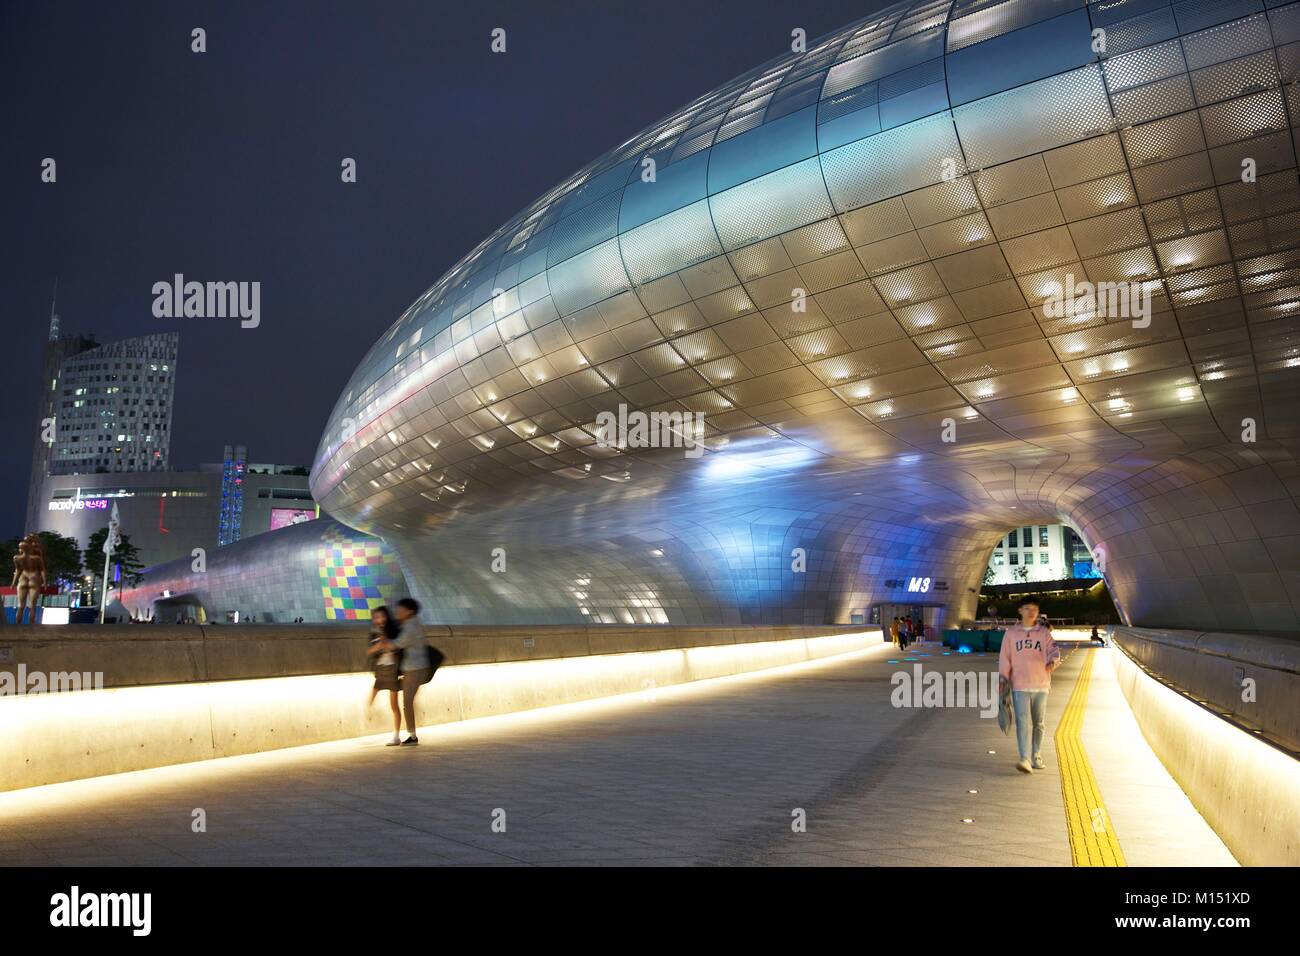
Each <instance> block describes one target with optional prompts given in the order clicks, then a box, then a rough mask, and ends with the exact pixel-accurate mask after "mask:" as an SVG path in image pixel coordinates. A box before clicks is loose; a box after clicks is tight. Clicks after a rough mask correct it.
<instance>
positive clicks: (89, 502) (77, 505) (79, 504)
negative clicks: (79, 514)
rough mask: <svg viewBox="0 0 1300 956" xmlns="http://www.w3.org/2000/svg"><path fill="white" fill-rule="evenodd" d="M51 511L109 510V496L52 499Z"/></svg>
mask: <svg viewBox="0 0 1300 956" xmlns="http://www.w3.org/2000/svg"><path fill="white" fill-rule="evenodd" d="M49 510H50V511H83V510H84V511H107V510H108V499H107V498H65V499H64V500H62V501H51V502H50V508H49Z"/></svg>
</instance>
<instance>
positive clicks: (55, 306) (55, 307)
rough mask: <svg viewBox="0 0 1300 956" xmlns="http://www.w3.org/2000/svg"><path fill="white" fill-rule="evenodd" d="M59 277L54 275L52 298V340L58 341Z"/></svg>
mask: <svg viewBox="0 0 1300 956" xmlns="http://www.w3.org/2000/svg"><path fill="white" fill-rule="evenodd" d="M58 301H59V277H58V276H55V277H54V295H53V296H52V297H51V298H50V341H51V342H54V341H57V340H58V338H59V312H58Z"/></svg>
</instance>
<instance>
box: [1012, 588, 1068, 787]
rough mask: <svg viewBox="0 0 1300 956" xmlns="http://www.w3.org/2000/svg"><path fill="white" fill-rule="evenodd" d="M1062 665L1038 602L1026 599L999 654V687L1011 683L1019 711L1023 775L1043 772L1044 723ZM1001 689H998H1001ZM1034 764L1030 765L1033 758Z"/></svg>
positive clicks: (1017, 741) (1017, 723)
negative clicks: (1049, 695) (1054, 674)
mask: <svg viewBox="0 0 1300 956" xmlns="http://www.w3.org/2000/svg"><path fill="white" fill-rule="evenodd" d="M1060 664H1061V652H1060V650H1059V649H1058V648H1057V646H1056V641H1054V640H1052V631H1051V629H1050V628H1047V627H1044V626H1043V625H1041V624H1039V623H1038V602H1037V601H1035V600H1034V599H1033V598H1026V599H1025V600H1024V601H1022V602H1021V603H1020V623H1019V624H1016V625H1014V626H1012V627H1009V628H1007V630H1006V633H1004V634H1003V635H1002V651H1001V653H1000V654H999V655H998V675H999V677H1000V681H999V684H1004V683H1010V685H1011V697H1012V700H1013V701H1014V703H1015V711H1016V745H1017V746H1018V747H1019V749H1020V762H1019V763H1018V764H1016V769H1017V770H1020V771H1022V772H1024V773H1033V772H1034V771H1035V770H1042V769H1043V767H1045V766H1046V764H1044V763H1043V724H1044V721H1045V718H1046V716H1047V692H1048V691H1049V690H1051V689H1052V671H1054V670H1056V668H1057V667H1059V666H1060ZM1000 689H1001V687H999V690H1000ZM1031 720H1032V721H1033V749H1032V750H1031V749H1030V735H1029V729H1030V721H1031ZM1031 754H1032V756H1033V763H1032V764H1031V763H1030V755H1031Z"/></svg>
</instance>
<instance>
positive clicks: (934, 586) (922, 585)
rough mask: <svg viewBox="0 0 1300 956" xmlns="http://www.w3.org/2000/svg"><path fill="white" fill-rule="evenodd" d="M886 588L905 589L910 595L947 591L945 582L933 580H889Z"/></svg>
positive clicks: (914, 578)
mask: <svg viewBox="0 0 1300 956" xmlns="http://www.w3.org/2000/svg"><path fill="white" fill-rule="evenodd" d="M885 587H887V588H907V590H908V592H909V593H911V594H929V593H930V592H931V591H946V590H948V582H947V581H936V580H934V579H933V578H919V577H913V578H891V579H889V580H888V581H886V582H885Z"/></svg>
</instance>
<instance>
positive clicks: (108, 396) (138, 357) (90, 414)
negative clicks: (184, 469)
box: [48, 332, 180, 475]
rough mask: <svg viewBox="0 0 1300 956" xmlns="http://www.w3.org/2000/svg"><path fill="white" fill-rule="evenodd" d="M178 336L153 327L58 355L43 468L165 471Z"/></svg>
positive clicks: (70, 472)
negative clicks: (52, 426) (53, 408)
mask: <svg viewBox="0 0 1300 956" xmlns="http://www.w3.org/2000/svg"><path fill="white" fill-rule="evenodd" d="M179 342H180V336H179V334H178V333H176V332H156V333H151V334H149V335H141V336H137V337H135V338H130V339H122V340H120V341H117V342H110V343H108V344H106V345H99V346H96V347H94V348H91V349H87V350H85V351H82V352H79V353H77V354H74V355H71V356H69V357H68V358H66V359H64V361H63V363H62V365H61V367H60V371H59V377H58V382H57V388H56V391H57V399H56V402H55V404H56V412H55V416H54V417H55V425H56V427H55V433H54V444H53V447H52V448H50V450H49V464H48V470H49V474H51V475H82V474H96V473H102V472H127V471H129V472H140V471H166V470H167V464H168V450H169V447H170V444H171V422H172V401H173V397H174V395H175V391H176V354H177V349H178V346H179Z"/></svg>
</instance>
